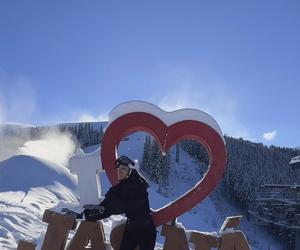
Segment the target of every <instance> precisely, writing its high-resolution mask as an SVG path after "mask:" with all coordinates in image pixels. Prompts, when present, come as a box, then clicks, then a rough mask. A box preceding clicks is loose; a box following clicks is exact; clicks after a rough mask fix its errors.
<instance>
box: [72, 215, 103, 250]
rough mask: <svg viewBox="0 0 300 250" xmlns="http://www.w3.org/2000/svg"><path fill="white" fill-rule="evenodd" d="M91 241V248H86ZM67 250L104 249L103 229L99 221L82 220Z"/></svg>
mask: <svg viewBox="0 0 300 250" xmlns="http://www.w3.org/2000/svg"><path fill="white" fill-rule="evenodd" d="M89 241H91V248H86V246H87V244H88V243H89ZM67 249H68V250H84V249H93V250H106V246H105V236H104V229H103V225H102V223H101V222H92V221H82V222H81V223H80V225H79V228H78V230H77V232H76V234H75V235H74V237H73V239H72V240H71V242H70V244H69V246H68V248H67Z"/></svg>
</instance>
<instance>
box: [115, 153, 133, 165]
mask: <svg viewBox="0 0 300 250" xmlns="http://www.w3.org/2000/svg"><path fill="white" fill-rule="evenodd" d="M121 165H124V166H127V167H129V165H132V166H134V165H135V164H134V161H132V160H130V159H129V158H128V157H127V156H125V155H122V156H120V157H119V158H118V159H117V160H116V163H115V166H116V168H118V167H120V166H121Z"/></svg>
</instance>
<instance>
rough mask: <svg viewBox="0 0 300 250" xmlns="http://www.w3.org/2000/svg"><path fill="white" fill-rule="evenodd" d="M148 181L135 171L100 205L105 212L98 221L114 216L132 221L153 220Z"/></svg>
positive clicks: (112, 190) (107, 195)
mask: <svg viewBox="0 0 300 250" xmlns="http://www.w3.org/2000/svg"><path fill="white" fill-rule="evenodd" d="M148 187H149V185H148V183H147V181H146V180H145V179H144V178H143V177H142V176H140V175H139V173H138V172H137V171H136V170H135V169H132V170H131V174H130V175H129V177H128V178H127V179H125V180H122V181H120V183H118V184H117V185H115V186H113V187H111V188H110V189H109V190H108V192H107V193H106V195H105V199H104V200H103V201H102V202H101V203H100V205H101V206H103V207H104V212H103V213H102V214H99V215H98V216H97V220H100V219H104V218H107V217H109V216H111V215H113V214H123V213H125V215H126V217H127V218H128V219H130V220H132V221H146V220H149V219H150V218H151V210H150V206H149V200H148V192H147V188H148Z"/></svg>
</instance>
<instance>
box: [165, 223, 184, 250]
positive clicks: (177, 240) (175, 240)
mask: <svg viewBox="0 0 300 250" xmlns="http://www.w3.org/2000/svg"><path fill="white" fill-rule="evenodd" d="M172 224H173V225H172ZM174 224H175V225H174ZM161 235H163V236H165V237H166V240H165V243H164V248H163V250H188V249H189V243H188V240H187V238H186V235H185V230H184V229H183V228H179V227H176V221H175V220H173V221H172V223H171V225H166V224H165V225H163V226H162V230H161Z"/></svg>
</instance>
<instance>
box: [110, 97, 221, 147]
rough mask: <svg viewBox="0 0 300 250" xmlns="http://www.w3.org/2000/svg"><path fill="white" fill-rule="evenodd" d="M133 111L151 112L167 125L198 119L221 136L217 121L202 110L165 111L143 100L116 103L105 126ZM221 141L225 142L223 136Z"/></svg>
mask: <svg viewBox="0 0 300 250" xmlns="http://www.w3.org/2000/svg"><path fill="white" fill-rule="evenodd" d="M133 112H146V113H149V114H152V115H154V116H156V117H158V118H159V119H160V120H161V121H163V122H164V123H165V124H166V125H167V126H171V125H172V124H174V123H177V122H180V121H184V120H193V121H200V122H202V123H204V124H206V125H208V126H209V127H211V128H212V129H214V130H215V131H216V132H217V133H218V134H219V135H220V137H221V138H223V133H222V130H221V128H220V127H219V125H218V123H217V122H216V121H215V119H214V118H212V117H211V116H210V115H209V114H207V113H205V112H203V111H200V110H197V109H187V108H185V109H178V110H174V111H171V112H167V111H164V110H162V109H160V108H159V107H157V106H155V105H154V104H152V103H149V102H145V101H129V102H124V103H121V104H119V105H117V106H116V107H115V108H113V109H112V111H111V112H110V113H109V115H108V125H107V127H108V126H109V124H111V123H112V122H113V121H115V120H116V119H118V118H119V117H121V116H123V115H125V114H128V113H133ZM107 127H106V128H107ZM223 142H224V144H225V140H224V138H223Z"/></svg>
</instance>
